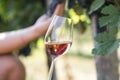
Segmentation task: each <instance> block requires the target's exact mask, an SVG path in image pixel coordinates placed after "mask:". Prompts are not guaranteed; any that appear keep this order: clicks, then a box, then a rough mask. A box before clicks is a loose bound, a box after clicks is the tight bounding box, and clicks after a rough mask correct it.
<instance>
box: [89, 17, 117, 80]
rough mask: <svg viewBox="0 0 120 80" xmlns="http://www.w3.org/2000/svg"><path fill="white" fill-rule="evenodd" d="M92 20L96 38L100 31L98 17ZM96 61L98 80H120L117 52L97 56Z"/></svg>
mask: <svg viewBox="0 0 120 80" xmlns="http://www.w3.org/2000/svg"><path fill="white" fill-rule="evenodd" d="M91 18H92V30H93V31H92V32H93V37H95V36H96V34H97V31H98V30H97V27H98V24H97V22H98V15H92V17H91ZM95 44H97V43H96V42H95ZM95 61H96V70H97V80H119V70H118V57H117V51H115V52H114V53H112V54H110V55H106V56H95Z"/></svg>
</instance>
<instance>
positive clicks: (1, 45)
mask: <svg viewBox="0 0 120 80" xmlns="http://www.w3.org/2000/svg"><path fill="white" fill-rule="evenodd" d="M64 6H65V3H62V4H59V5H58V6H57V7H56V9H55V12H54V14H53V15H59V16H62V15H63V13H64ZM52 17H53V16H52ZM52 17H49V16H47V15H43V16H42V17H40V18H39V19H38V20H37V21H36V23H35V24H34V25H32V26H30V27H28V28H25V29H21V30H17V31H11V32H3V33H0V54H6V53H8V52H11V51H13V50H16V49H19V48H21V47H22V46H24V45H26V44H28V43H29V42H31V41H33V40H35V39H37V38H39V37H40V36H42V35H43V34H45V32H46V31H47V29H48V26H49V24H50V22H51V20H52Z"/></svg>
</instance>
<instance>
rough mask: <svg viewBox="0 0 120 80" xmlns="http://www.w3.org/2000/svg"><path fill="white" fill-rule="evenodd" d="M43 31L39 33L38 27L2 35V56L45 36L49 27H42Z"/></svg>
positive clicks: (0, 50) (0, 45) (0, 43)
mask: <svg viewBox="0 0 120 80" xmlns="http://www.w3.org/2000/svg"><path fill="white" fill-rule="evenodd" d="M41 28H42V29H41V31H37V27H36V26H35V27H29V28H26V29H21V30H18V31H12V32H5V33H1V34H0V54H5V53H8V52H11V51H13V50H16V49H19V48H21V47H23V46H24V45H26V44H27V43H29V42H31V41H33V40H34V39H37V38H38V37H39V36H41V35H43V34H44V33H45V31H46V30H47V27H41Z"/></svg>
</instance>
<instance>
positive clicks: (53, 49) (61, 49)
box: [45, 41, 72, 57]
mask: <svg viewBox="0 0 120 80" xmlns="http://www.w3.org/2000/svg"><path fill="white" fill-rule="evenodd" d="M45 45H46V50H47V53H48V54H51V55H52V56H54V57H57V56H59V55H62V54H64V53H66V52H67V51H68V50H69V48H70V47H71V45H72V42H71V41H64V42H46V43H45Z"/></svg>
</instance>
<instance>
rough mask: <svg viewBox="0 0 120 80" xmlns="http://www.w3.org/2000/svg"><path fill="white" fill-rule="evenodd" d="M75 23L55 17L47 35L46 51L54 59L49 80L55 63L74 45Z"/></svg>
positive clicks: (64, 18)
mask: <svg viewBox="0 0 120 80" xmlns="http://www.w3.org/2000/svg"><path fill="white" fill-rule="evenodd" d="M72 36H73V23H72V20H71V19H70V18H66V17H61V16H57V15H55V16H54V17H53V20H52V22H51V24H50V26H49V28H48V30H47V32H46V35H45V46H46V51H47V53H48V54H50V56H51V58H52V63H51V67H50V71H49V77H48V80H51V78H52V73H53V66H54V61H55V59H56V58H57V57H58V56H61V55H63V54H65V53H67V51H68V50H69V49H70V47H71V45H72Z"/></svg>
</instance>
